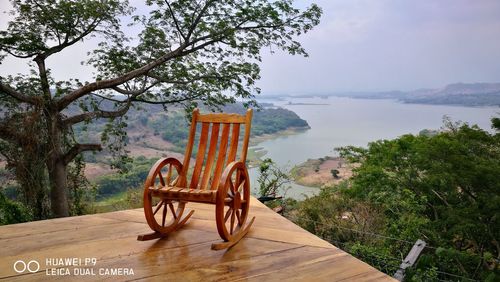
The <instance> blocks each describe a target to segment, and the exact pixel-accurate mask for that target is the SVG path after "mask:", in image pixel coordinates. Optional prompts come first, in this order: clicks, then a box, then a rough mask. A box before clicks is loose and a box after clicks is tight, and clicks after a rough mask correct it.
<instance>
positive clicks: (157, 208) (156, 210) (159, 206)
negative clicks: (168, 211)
mask: <svg viewBox="0 0 500 282" xmlns="http://www.w3.org/2000/svg"><path fill="white" fill-rule="evenodd" d="M162 205H163V200H162V201H161V202H159V203H158V205H156V208H155V211H154V212H153V215H156V213H157V212H158V211H159V210H160V208H161V206H162Z"/></svg>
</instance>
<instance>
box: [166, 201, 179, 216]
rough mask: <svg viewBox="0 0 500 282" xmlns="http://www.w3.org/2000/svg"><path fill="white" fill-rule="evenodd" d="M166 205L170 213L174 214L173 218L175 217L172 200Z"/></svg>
mask: <svg viewBox="0 0 500 282" xmlns="http://www.w3.org/2000/svg"><path fill="white" fill-rule="evenodd" d="M168 207H169V208H170V211H172V215H173V216H174V218H175V219H177V214H176V213H175V210H174V204H173V203H172V202H170V203H168Z"/></svg>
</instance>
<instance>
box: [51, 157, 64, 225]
mask: <svg viewBox="0 0 500 282" xmlns="http://www.w3.org/2000/svg"><path fill="white" fill-rule="evenodd" d="M50 162H51V164H49V165H48V167H49V182H50V207H51V211H52V215H53V216H54V217H65V216H69V204H68V189H67V188H68V173H67V165H66V164H65V163H64V162H63V161H62V158H56V159H55V160H51V161H50Z"/></svg>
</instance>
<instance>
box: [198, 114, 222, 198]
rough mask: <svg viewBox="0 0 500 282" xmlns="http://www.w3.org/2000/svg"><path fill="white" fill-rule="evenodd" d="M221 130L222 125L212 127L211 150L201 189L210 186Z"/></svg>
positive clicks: (209, 150) (217, 124)
mask: <svg viewBox="0 0 500 282" xmlns="http://www.w3.org/2000/svg"><path fill="white" fill-rule="evenodd" d="M219 128H220V123H214V124H213V125H212V135H211V137H210V148H209V149H208V156H207V161H206V162H205V169H204V171H203V177H202V179H201V184H200V189H206V188H207V185H208V180H210V176H211V174H212V165H213V163H214V159H215V153H216V151H217V143H218V141H219Z"/></svg>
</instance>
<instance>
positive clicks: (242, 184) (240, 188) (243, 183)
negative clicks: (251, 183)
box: [238, 180, 246, 193]
mask: <svg viewBox="0 0 500 282" xmlns="http://www.w3.org/2000/svg"><path fill="white" fill-rule="evenodd" d="M245 181H246V180H243V181H241V183H240V185H239V186H238V192H240V193H241V190H242V189H243V187H244V186H245Z"/></svg>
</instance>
